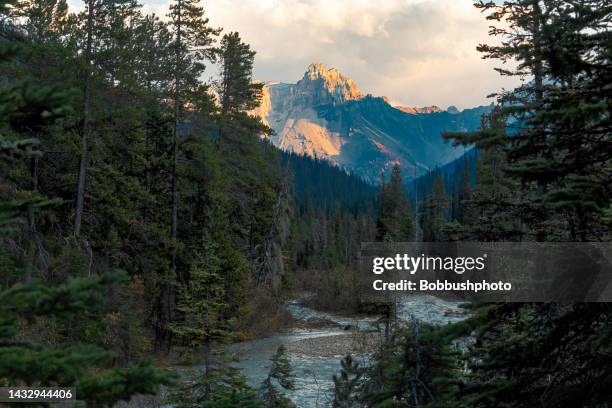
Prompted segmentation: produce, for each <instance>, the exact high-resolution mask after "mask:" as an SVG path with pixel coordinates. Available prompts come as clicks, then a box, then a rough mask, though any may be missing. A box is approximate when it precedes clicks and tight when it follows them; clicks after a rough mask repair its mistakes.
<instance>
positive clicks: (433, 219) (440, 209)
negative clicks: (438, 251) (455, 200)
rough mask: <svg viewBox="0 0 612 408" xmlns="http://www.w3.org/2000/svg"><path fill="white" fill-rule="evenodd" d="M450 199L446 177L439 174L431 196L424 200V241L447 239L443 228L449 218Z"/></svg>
mask: <svg viewBox="0 0 612 408" xmlns="http://www.w3.org/2000/svg"><path fill="white" fill-rule="evenodd" d="M448 210H449V200H448V196H447V194H446V187H445V186H444V179H443V178H442V177H441V176H438V177H437V178H436V179H435V180H434V184H433V190H432V193H431V196H429V197H427V198H426V199H425V201H424V202H423V213H424V214H423V218H422V223H423V241H424V242H434V241H444V240H446V235H445V234H444V231H443V228H444V225H445V223H446V220H447V218H448V214H447V213H448Z"/></svg>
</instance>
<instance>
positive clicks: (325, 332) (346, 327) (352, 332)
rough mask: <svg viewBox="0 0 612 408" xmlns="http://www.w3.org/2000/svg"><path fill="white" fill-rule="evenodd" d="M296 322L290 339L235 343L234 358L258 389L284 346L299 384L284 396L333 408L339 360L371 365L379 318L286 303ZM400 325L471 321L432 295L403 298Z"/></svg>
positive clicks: (305, 405)
mask: <svg viewBox="0 0 612 408" xmlns="http://www.w3.org/2000/svg"><path fill="white" fill-rule="evenodd" d="M286 307H287V310H288V311H289V312H290V313H291V316H292V317H293V320H294V322H295V324H294V326H293V327H292V328H290V329H289V330H287V331H286V332H285V333H280V334H276V335H272V336H269V337H266V338H262V339H257V340H252V341H245V342H242V343H236V344H233V345H232V346H230V349H229V351H230V353H232V354H234V355H236V356H238V357H239V358H240V361H239V362H238V363H236V365H237V367H239V368H240V369H241V371H242V373H243V374H244V375H245V376H246V378H247V381H248V383H249V384H250V385H252V386H254V387H258V386H259V385H260V384H261V382H262V381H263V380H264V379H265V377H266V376H267V373H268V369H269V367H270V357H271V356H272V355H273V354H274V352H275V351H276V349H277V347H278V346H279V345H281V344H282V345H284V346H285V347H286V348H287V352H288V357H289V359H290V361H291V364H292V368H293V373H294V375H295V377H296V379H295V389H294V390H292V391H287V392H286V393H285V395H286V396H287V397H288V398H290V399H291V400H292V401H293V402H294V403H295V404H296V405H297V406H298V407H299V408H319V407H320V408H322V407H328V406H330V401H331V392H332V390H333V382H332V376H333V375H334V374H336V373H338V371H339V370H340V359H341V358H342V357H344V355H346V353H348V352H350V353H351V354H353V356H355V357H356V358H357V359H358V361H360V363H361V364H362V365H367V364H368V361H369V355H370V353H371V351H372V350H373V348H375V347H376V345H377V344H379V341H380V340H381V339H380V336H381V334H380V333H381V330H379V327H378V326H379V323H378V319H377V318H376V317H372V316H352V317H351V316H342V315H337V314H333V313H326V312H320V311H317V310H313V309H311V308H308V307H306V306H305V305H304V304H303V302H302V301H300V300H293V301H291V302H288V303H287V306H286ZM397 318H398V319H399V320H405V321H407V320H411V319H416V320H418V321H421V322H424V323H429V324H433V325H442V324H448V323H453V322H458V321H460V320H463V319H465V318H466V315H465V313H464V311H463V309H461V308H460V307H459V303H456V302H449V301H445V300H442V299H438V298H435V297H432V296H427V295H415V296H409V297H405V298H402V299H401V300H400V301H399V302H398V306H397Z"/></svg>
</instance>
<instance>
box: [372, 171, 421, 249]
mask: <svg viewBox="0 0 612 408" xmlns="http://www.w3.org/2000/svg"><path fill="white" fill-rule="evenodd" d="M376 223H377V239H378V240H382V241H396V242H401V241H410V240H413V239H414V225H413V222H412V216H411V211H410V204H409V202H408V190H407V188H406V186H405V184H404V180H403V178H402V174H401V170H400V168H399V165H397V164H395V165H394V166H393V169H392V170H391V178H390V179H389V182H388V183H387V182H385V179H384V175H383V174H381V185H380V192H379V216H378V220H377V222H376Z"/></svg>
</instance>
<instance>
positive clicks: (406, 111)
mask: <svg viewBox="0 0 612 408" xmlns="http://www.w3.org/2000/svg"><path fill="white" fill-rule="evenodd" d="M489 109H490V108H489V107H480V108H475V109H468V110H464V111H462V112H460V113H458V114H456V113H455V114H451V113H449V112H446V111H442V109H440V108H438V107H437V106H430V107H425V108H407V107H394V106H391V105H390V104H389V102H388V100H387V99H386V98H384V97H374V96H372V95H364V94H363V93H362V92H361V91H360V90H359V88H358V87H357V85H356V84H355V83H354V81H353V80H352V79H351V78H349V77H348V76H345V75H343V74H342V73H340V72H339V71H338V70H336V69H335V68H331V69H328V68H326V67H325V66H324V65H323V64H320V63H313V64H310V65H309V66H308V67H307V69H306V72H305V73H304V76H303V77H302V79H300V80H299V81H298V82H297V83H295V84H286V83H279V82H268V83H266V85H265V87H264V94H263V99H262V103H261V106H260V107H259V108H258V109H256V110H255V111H254V112H252V113H254V114H256V115H258V116H260V117H261V118H262V119H263V121H264V122H265V123H266V124H267V125H268V126H270V127H271V128H272V129H273V130H274V132H275V133H274V134H273V135H271V136H270V141H271V142H272V143H273V144H274V145H275V146H277V147H279V148H281V149H283V150H286V151H292V152H295V153H299V154H306V155H309V156H312V157H318V158H323V159H326V160H329V161H330V162H332V163H334V164H336V165H338V166H341V167H343V168H345V169H347V170H349V171H351V172H353V173H355V174H358V175H360V176H362V177H364V178H365V179H367V180H369V181H371V182H373V183H376V182H377V181H378V180H379V177H380V172H381V170H385V171H387V170H388V169H390V168H391V167H392V166H393V165H394V164H395V163H397V164H399V165H400V167H401V168H402V170H403V173H404V174H405V175H406V176H407V177H411V176H413V175H414V174H422V173H423V172H424V171H426V170H427V169H429V168H433V167H435V166H437V165H442V164H445V163H447V162H449V161H451V160H453V159H455V158H457V157H458V156H459V155H460V154H462V153H463V148H457V147H453V146H452V145H451V144H450V143H445V142H444V140H443V139H442V137H441V135H440V134H441V132H442V131H445V130H449V131H459V130H474V129H476V128H477V127H478V126H479V124H480V116H481V114H482V113H483V112H484V111H488V110H489Z"/></svg>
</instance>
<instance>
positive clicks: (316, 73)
mask: <svg viewBox="0 0 612 408" xmlns="http://www.w3.org/2000/svg"><path fill="white" fill-rule="evenodd" d="M297 85H298V86H299V87H304V88H308V89H311V90H317V91H319V92H321V91H322V95H320V96H321V97H322V100H321V101H322V102H331V103H343V102H346V101H349V100H356V99H361V98H363V94H362V93H361V91H360V90H359V88H358V87H357V85H356V84H355V82H354V81H353V79H352V78H351V77H348V76H345V75H343V74H342V73H341V72H340V71H338V70H337V69H336V68H327V67H326V66H325V65H323V64H322V63H320V62H313V63H311V64H309V65H308V68H307V69H306V72H305V73H304V77H303V78H302V80H301V81H299V82H298V83H297ZM323 94H325V95H323ZM325 96H327V97H325ZM327 99H329V100H327ZM326 100H327V101H326Z"/></svg>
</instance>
